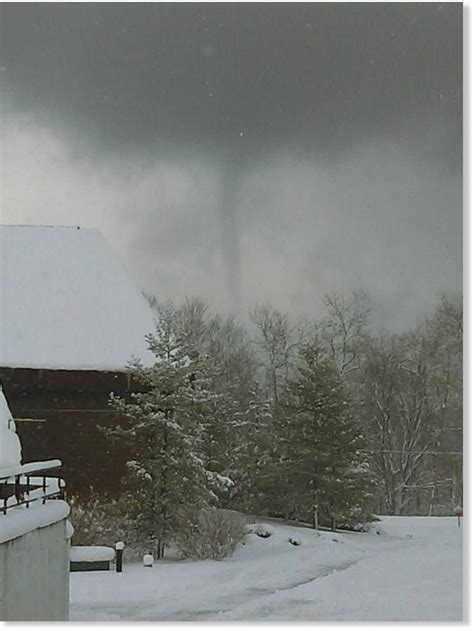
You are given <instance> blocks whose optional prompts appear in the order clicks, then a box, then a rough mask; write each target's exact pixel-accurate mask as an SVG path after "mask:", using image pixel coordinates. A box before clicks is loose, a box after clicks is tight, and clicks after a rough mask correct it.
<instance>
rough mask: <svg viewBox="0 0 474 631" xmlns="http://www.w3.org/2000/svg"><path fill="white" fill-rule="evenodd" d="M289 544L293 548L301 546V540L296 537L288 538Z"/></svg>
mask: <svg viewBox="0 0 474 631" xmlns="http://www.w3.org/2000/svg"><path fill="white" fill-rule="evenodd" d="M288 543H291V545H292V546H300V545H301V539H296V538H295V537H288Z"/></svg>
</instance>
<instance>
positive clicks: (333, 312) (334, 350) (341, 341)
mask: <svg viewBox="0 0 474 631" xmlns="http://www.w3.org/2000/svg"><path fill="white" fill-rule="evenodd" d="M323 301H324V305H325V307H326V311H327V314H328V315H327V317H326V318H325V319H324V320H323V321H322V322H321V323H320V324H319V326H318V328H319V333H320V336H321V339H322V341H323V342H324V343H325V344H326V345H327V346H328V348H329V351H330V353H331V356H332V358H333V360H334V361H335V362H336V365H337V367H338V368H339V371H340V373H341V375H342V376H345V375H348V374H349V373H350V372H352V371H354V370H357V369H358V368H359V366H360V361H359V360H360V355H361V349H362V347H363V344H364V341H365V340H366V338H367V330H368V321H369V314H370V305H369V299H368V297H367V295H366V294H365V293H363V292H353V293H352V295H351V296H349V297H344V296H341V295H339V294H335V293H332V294H329V293H327V294H324V296H323Z"/></svg>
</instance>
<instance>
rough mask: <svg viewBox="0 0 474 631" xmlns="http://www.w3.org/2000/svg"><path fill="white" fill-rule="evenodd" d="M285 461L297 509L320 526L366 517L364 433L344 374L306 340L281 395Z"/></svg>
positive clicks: (367, 484) (280, 432) (367, 490)
mask: <svg viewBox="0 0 474 631" xmlns="http://www.w3.org/2000/svg"><path fill="white" fill-rule="evenodd" d="M280 406H281V411H280V415H279V428H278V435H279V440H280V441H281V442H283V443H284V449H285V452H286V454H287V456H286V458H285V461H284V462H281V463H280V468H281V471H282V473H283V474H284V475H285V476H286V478H287V480H288V481H289V487H290V488H291V490H292V493H291V496H290V498H289V501H291V502H292V503H293V510H294V512H295V514H297V515H298V516H300V517H303V518H308V517H309V516H310V515H311V517H312V519H313V522H314V527H315V528H316V529H317V528H318V522H319V520H320V519H323V520H324V521H326V523H328V524H329V523H331V522H332V523H333V525H334V524H335V523H336V522H337V523H344V524H348V523H354V522H357V521H365V520H366V519H367V518H369V515H368V514H367V513H366V511H365V510H364V507H365V504H366V502H367V499H368V497H369V495H370V476H369V475H368V472H367V469H366V465H365V459H364V457H363V455H362V452H361V451H360V449H361V448H362V447H363V440H364V439H363V436H362V433H361V431H360V430H359V427H358V426H357V423H356V422H355V420H354V418H353V417H352V415H351V413H350V404H349V401H348V396H347V393H346V391H345V388H344V384H343V382H342V379H341V376H340V373H339V371H338V370H337V367H336V366H335V364H334V362H333V361H332V359H331V358H329V357H328V356H327V355H325V353H324V352H323V351H322V350H321V348H320V347H319V346H318V344H317V343H315V342H311V343H307V344H305V345H304V347H303V349H302V351H301V364H300V366H299V368H298V372H297V376H296V377H295V378H294V379H292V380H291V381H290V382H289V384H288V386H287V387H286V388H285V390H284V392H283V395H282V397H281V400H280Z"/></svg>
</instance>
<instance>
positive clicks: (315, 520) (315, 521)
mask: <svg viewBox="0 0 474 631" xmlns="http://www.w3.org/2000/svg"><path fill="white" fill-rule="evenodd" d="M313 527H314V529H315V530H316V534H318V535H319V530H318V528H319V523H318V506H317V504H315V505H314V506H313Z"/></svg>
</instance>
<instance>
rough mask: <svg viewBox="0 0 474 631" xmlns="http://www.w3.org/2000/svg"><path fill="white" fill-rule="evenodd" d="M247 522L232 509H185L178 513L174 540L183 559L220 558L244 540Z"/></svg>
mask: <svg viewBox="0 0 474 631" xmlns="http://www.w3.org/2000/svg"><path fill="white" fill-rule="evenodd" d="M245 523H246V522H245V519H244V517H243V516H242V515H241V514H240V513H237V512H235V511H231V510H224V509H219V508H203V509H191V508H190V509H186V510H183V511H182V512H181V514H180V515H179V520H178V527H177V530H176V533H175V537H174V541H175V544H176V546H177V548H178V550H179V552H180V554H181V556H182V557H184V558H187V559H194V560H197V559H214V560H221V559H223V558H225V557H226V556H229V555H230V554H232V552H233V551H234V550H235V548H236V547H237V545H238V544H239V543H240V542H241V541H242V540H243V538H244V535H245Z"/></svg>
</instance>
